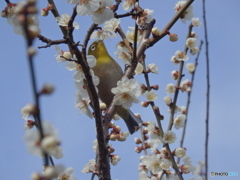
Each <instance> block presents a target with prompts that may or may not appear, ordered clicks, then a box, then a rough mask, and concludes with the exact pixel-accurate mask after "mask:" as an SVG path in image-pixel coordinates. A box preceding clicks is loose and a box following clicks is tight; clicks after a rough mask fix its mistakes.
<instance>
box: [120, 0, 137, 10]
mask: <svg viewBox="0 0 240 180" xmlns="http://www.w3.org/2000/svg"><path fill="white" fill-rule="evenodd" d="M135 4H136V0H125V1H124V2H123V4H122V7H123V9H124V10H125V11H127V10H129V9H131V8H132V7H133V6H134V5H135Z"/></svg>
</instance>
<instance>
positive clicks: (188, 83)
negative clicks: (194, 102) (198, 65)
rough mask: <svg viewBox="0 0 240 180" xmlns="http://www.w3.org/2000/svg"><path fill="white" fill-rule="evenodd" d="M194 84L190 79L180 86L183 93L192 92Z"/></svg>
mask: <svg viewBox="0 0 240 180" xmlns="http://www.w3.org/2000/svg"><path fill="white" fill-rule="evenodd" d="M191 87H192V83H191V81H189V80H188V79H186V80H184V81H182V82H181V84H180V88H181V90H182V91H183V92H190V91H191V90H192V88H191Z"/></svg>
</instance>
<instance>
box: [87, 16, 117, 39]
mask: <svg viewBox="0 0 240 180" xmlns="http://www.w3.org/2000/svg"><path fill="white" fill-rule="evenodd" d="M119 24H120V19H116V18H112V19H110V20H109V21H106V22H105V24H104V27H103V28H102V29H101V30H96V31H94V32H93V33H92V34H91V36H90V39H100V40H104V39H111V38H115V37H117V34H116V33H115V30H116V28H117V27H118V25H119Z"/></svg>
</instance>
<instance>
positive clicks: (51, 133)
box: [24, 122, 63, 159]
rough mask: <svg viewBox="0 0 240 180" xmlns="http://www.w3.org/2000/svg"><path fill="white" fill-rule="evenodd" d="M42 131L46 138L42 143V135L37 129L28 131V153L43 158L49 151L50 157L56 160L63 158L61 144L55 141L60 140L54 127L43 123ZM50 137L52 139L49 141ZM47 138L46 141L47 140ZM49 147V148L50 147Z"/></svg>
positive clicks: (26, 139) (26, 137)
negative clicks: (44, 153)
mask: <svg viewBox="0 0 240 180" xmlns="http://www.w3.org/2000/svg"><path fill="white" fill-rule="evenodd" d="M42 129H43V132H44V134H45V135H46V136H44V138H43V140H42V142H41V141H40V140H41V139H40V134H39V132H38V130H37V129H34V130H31V131H27V132H26V134H25V138H24V139H25V142H26V146H27V148H28V151H29V152H30V153H32V154H34V155H38V156H40V157H42V156H43V151H45V152H46V150H47V149H48V150H49V151H48V153H49V154H50V155H53V156H54V157H55V158H57V159H59V158H62V157H63V154H62V151H61V148H59V147H60V146H59V145H58V144H59V143H55V142H56V141H55V139H58V135H57V131H56V130H55V129H54V127H53V126H52V125H51V124H49V123H47V122H42ZM49 137H52V138H51V139H49ZM45 138H46V139H45ZM44 141H45V142H46V144H45V145H44V146H43V144H42V143H44ZM48 145H49V146H48Z"/></svg>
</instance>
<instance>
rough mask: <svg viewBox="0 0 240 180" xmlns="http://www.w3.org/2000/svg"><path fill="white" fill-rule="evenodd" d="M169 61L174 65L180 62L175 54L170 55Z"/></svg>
mask: <svg viewBox="0 0 240 180" xmlns="http://www.w3.org/2000/svg"><path fill="white" fill-rule="evenodd" d="M171 62H172V63H173V64H174V65H177V64H179V63H180V61H178V60H177V59H176V57H175V56H172V57H171Z"/></svg>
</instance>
